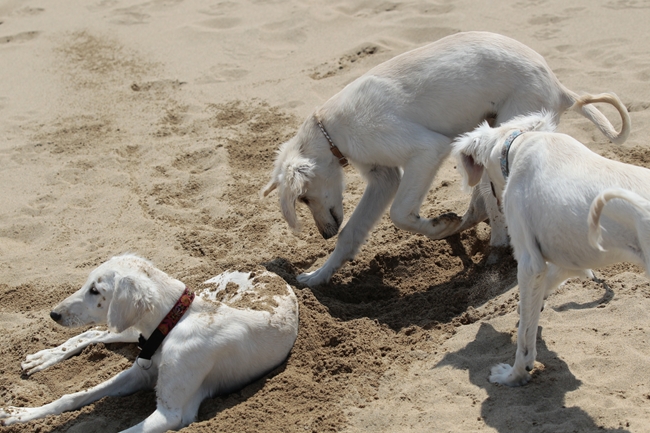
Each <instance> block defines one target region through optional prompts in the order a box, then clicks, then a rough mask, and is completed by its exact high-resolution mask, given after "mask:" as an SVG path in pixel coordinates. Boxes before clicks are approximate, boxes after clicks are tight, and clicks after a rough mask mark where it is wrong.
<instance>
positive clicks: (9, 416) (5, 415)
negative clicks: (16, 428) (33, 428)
mask: <svg viewBox="0 0 650 433" xmlns="http://www.w3.org/2000/svg"><path fill="white" fill-rule="evenodd" d="M33 410H34V408H31V407H14V406H7V407H6V408H2V409H0V425H3V426H7V425H12V424H15V423H17V422H22V421H26V420H31V419H34V417H32V416H30V412H33Z"/></svg>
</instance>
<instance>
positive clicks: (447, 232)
mask: <svg viewBox="0 0 650 433" xmlns="http://www.w3.org/2000/svg"><path fill="white" fill-rule="evenodd" d="M462 221H463V219H462V218H461V217H459V216H458V215H456V214H455V213H453V212H448V213H445V214H442V215H440V216H437V217H435V218H432V219H431V225H432V226H433V227H434V228H436V229H438V231H437V232H435V233H433V234H430V235H427V236H428V237H429V238H430V239H434V240H436V239H443V238H446V237H447V236H451V235H453V234H455V233H457V232H458V227H460V224H461V223H462Z"/></svg>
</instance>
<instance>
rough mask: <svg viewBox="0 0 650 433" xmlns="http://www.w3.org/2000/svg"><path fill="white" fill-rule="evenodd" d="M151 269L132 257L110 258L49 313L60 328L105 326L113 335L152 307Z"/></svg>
mask: <svg viewBox="0 0 650 433" xmlns="http://www.w3.org/2000/svg"><path fill="white" fill-rule="evenodd" d="M156 271H157V272H161V271H158V270H157V269H156V268H154V266H153V265H152V264H151V263H150V262H148V261H147V260H144V259H142V258H140V257H137V256H134V255H130V254H127V255H121V256H117V257H113V258H112V259H110V260H108V261H107V262H105V263H103V264H102V265H100V266H99V267H97V268H96V269H95V270H93V271H92V272H91V273H90V275H89V277H88V279H87V280H86V283H85V284H84V285H83V286H82V287H81V289H79V290H78V291H76V292H75V293H73V294H72V295H70V296H69V297H68V298H66V299H65V300H63V301H62V302H61V303H60V304H58V305H57V306H56V307H54V309H53V310H52V311H51V312H50V317H52V319H54V320H55V321H56V322H57V323H59V324H60V325H62V326H68V327H75V326H85V325H95V324H97V325H102V324H106V325H108V327H109V329H110V330H111V331H114V332H122V331H124V330H125V329H127V328H129V327H131V326H134V325H135V324H136V323H137V322H138V320H139V319H140V318H141V316H142V315H143V314H144V313H145V312H146V311H147V310H148V309H149V307H150V305H151V304H152V300H151V298H152V292H153V282H152V280H151V277H150V276H151V275H152V274H153V273H154V272H156Z"/></svg>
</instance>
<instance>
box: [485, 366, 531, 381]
mask: <svg viewBox="0 0 650 433" xmlns="http://www.w3.org/2000/svg"><path fill="white" fill-rule="evenodd" d="M529 381H530V374H528V372H527V371H525V370H524V371H516V370H515V369H514V368H513V367H512V366H510V365H508V364H497V365H495V366H494V367H492V370H491V371H490V382H492V383H499V384H501V385H508V386H524V385H526V384H527V383H528V382H529Z"/></svg>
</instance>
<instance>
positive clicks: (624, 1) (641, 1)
mask: <svg viewBox="0 0 650 433" xmlns="http://www.w3.org/2000/svg"><path fill="white" fill-rule="evenodd" d="M604 7H606V8H609V9H650V0H617V1H610V2H609V3H606V4H605V6H604Z"/></svg>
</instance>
